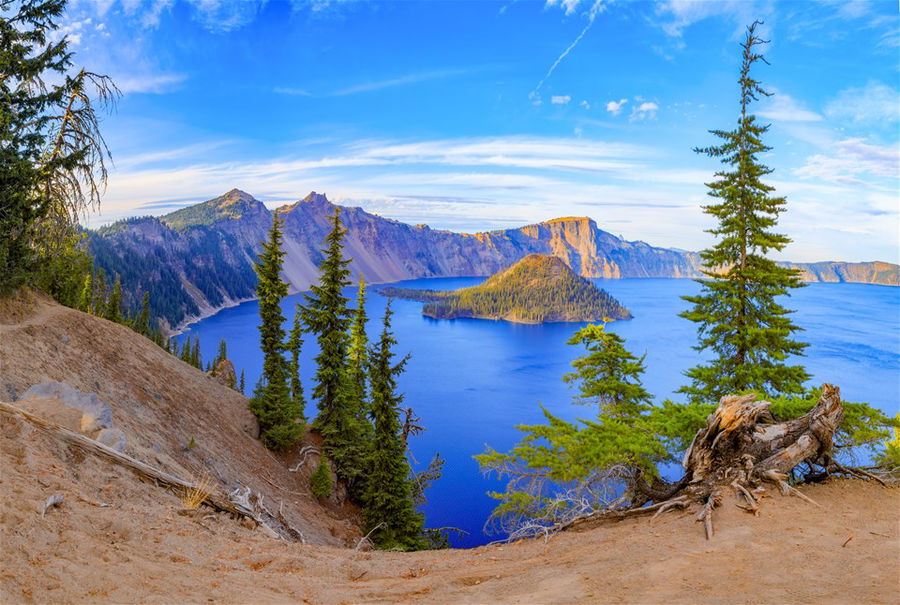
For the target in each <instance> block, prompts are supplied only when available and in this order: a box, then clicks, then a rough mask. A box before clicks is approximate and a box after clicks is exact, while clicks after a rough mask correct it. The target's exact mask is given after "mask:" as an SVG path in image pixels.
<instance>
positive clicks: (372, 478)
mask: <svg viewBox="0 0 900 605" xmlns="http://www.w3.org/2000/svg"><path fill="white" fill-rule="evenodd" d="M391 314H392V311H391V303H390V300H388V305H387V307H386V308H385V311H384V327H383V329H382V332H381V338H380V339H379V340H378V342H377V343H376V344H375V346H373V347H372V349H371V351H370V353H369V377H370V384H371V395H372V402H371V414H372V420H373V421H374V423H375V439H374V442H373V447H372V454H371V469H370V472H369V480H368V482H367V486H368V487H367V490H366V496H365V502H364V504H365V507H364V509H363V519H364V520H365V523H366V527H367V529H368V530H369V531H371V532H372V537H373V539H374V542H375V544H376V545H378V546H380V547H382V548H394V547H399V548H405V549H416V548H422V546H423V540H422V532H423V521H424V520H423V518H422V515H421V514H419V513H417V512H416V510H415V508H414V506H413V498H412V493H413V490H412V485H411V483H410V470H411V469H410V466H409V462H408V461H407V459H406V443H405V442H404V440H403V436H402V434H401V433H402V428H403V427H402V425H401V423H400V404H401V403H403V395H402V394H400V393H398V392H397V376H398V375H400V374H401V373H403V369H404V366H405V365H406V362H407V361H408V360H409V356H408V355H407V356H406V357H404V358H403V359H401V360H400V361H398V362H396V363H395V362H394V352H393V350H392V348H393V346H394V345H396V344H397V340H396V339H395V338H394V335H393V333H392V332H391Z"/></svg>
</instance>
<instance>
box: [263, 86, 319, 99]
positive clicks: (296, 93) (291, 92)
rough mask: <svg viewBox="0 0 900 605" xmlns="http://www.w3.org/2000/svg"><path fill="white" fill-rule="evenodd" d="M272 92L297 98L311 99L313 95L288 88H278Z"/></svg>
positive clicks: (300, 89) (305, 91) (298, 89)
mask: <svg viewBox="0 0 900 605" xmlns="http://www.w3.org/2000/svg"><path fill="white" fill-rule="evenodd" d="M272 92H274V93H275V94H279V95H292V96H297V97H311V96H313V94H312V93H311V92H309V91H307V90H303V89H302V88H291V87H288V86H276V87H275V88H274V89H273V90H272Z"/></svg>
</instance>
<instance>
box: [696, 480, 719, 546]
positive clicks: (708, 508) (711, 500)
mask: <svg viewBox="0 0 900 605" xmlns="http://www.w3.org/2000/svg"><path fill="white" fill-rule="evenodd" d="M720 500H721V492H720V491H718V490H716V491H715V492H713V493H711V494H710V495H709V496H708V497H707V498H706V503H705V504H704V505H703V508H701V509H700V512H699V513H698V514H697V521H703V526H704V528H705V529H706V539H707V540H712V537H713V534H714V530H713V511H714V510H715V509H716V506H718V505H719V501H720Z"/></svg>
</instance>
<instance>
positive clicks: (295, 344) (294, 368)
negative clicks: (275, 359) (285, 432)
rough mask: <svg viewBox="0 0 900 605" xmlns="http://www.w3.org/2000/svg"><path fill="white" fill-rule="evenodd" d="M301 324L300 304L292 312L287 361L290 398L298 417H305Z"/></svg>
mask: <svg viewBox="0 0 900 605" xmlns="http://www.w3.org/2000/svg"><path fill="white" fill-rule="evenodd" d="M302 328H303V325H302V322H301V313H300V305H297V309H296V310H295V312H294V325H293V327H292V328H291V332H290V336H289V337H288V351H290V354H291V359H290V363H289V373H290V381H291V400H292V401H293V402H294V405H295V406H296V407H297V409H299V410H300V417H301V418H304V419H305V414H304V410H305V408H306V399H304V397H303V383H301V382H300V349H301V348H302V347H303V329H302Z"/></svg>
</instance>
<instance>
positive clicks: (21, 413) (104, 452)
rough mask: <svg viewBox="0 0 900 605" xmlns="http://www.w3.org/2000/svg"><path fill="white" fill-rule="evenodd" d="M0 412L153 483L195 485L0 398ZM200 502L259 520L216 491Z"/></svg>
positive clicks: (181, 488)
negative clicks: (19, 419)
mask: <svg viewBox="0 0 900 605" xmlns="http://www.w3.org/2000/svg"><path fill="white" fill-rule="evenodd" d="M0 412H2V413H4V414H7V415H9V416H15V417H17V418H21V419H22V420H25V421H26V422H28V423H30V424H31V425H33V426H34V427H35V428H37V429H38V430H39V431H41V432H43V433H45V434H47V435H50V436H51V437H54V438H55V439H59V440H60V441H62V442H63V443H67V444H69V445H73V446H75V447H77V448H79V449H81V450H82V451H84V452H85V453H88V454H94V455H96V456H99V457H101V458H105V459H106V460H109V461H111V462H113V463H115V464H118V465H120V466H124V467H125V468H128V469H129V470H131V471H132V472H134V473H135V474H137V475H138V476H140V477H142V478H144V479H150V480H152V481H155V482H156V483H157V484H160V485H163V486H165V487H170V488H175V489H177V490H179V491H184V490H191V489H194V488H195V485H194V484H193V483H191V482H189V481H185V480H184V479H180V478H179V477H176V476H175V475H171V474H169V473H166V472H165V471H161V470H159V469H158V468H154V467H152V466H150V465H149V464H145V463H144V462H141V461H140V460H135V459H134V458H132V457H130V456H127V455H125V454H121V453H119V452H117V451H116V450H114V449H112V448H109V447H107V446H105V445H103V444H102V443H98V442H97V441H94V440H93V439H91V438H89V437H85V436H84V435H82V434H80V433H76V432H74V431H70V430H69V429H67V428H64V427H61V426H59V425H57V424H54V423H52V422H47V421H46V420H44V419H42V418H39V417H38V416H35V415H34V414H30V413H28V412H26V411H25V410H23V409H22V408H19V407H17V406H14V405H12V404H9V403H5V402H2V401H0ZM203 503H204V504H207V505H208V506H210V507H212V508H213V509H215V510H217V511H222V512H226V513H231V514H233V515H239V516H241V517H249V518H251V519H253V520H254V521H256V522H257V523H259V522H260V520H259V518H258V517H257V515H256V514H255V513H253V511H251V510H248V509H246V508H244V507H242V506H240V505H236V504H234V503H232V502H230V501H228V500H226V499H224V498H221V497H220V496H218V495H216V494H208V495H207V496H206V498H205V499H204V501H203Z"/></svg>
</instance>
